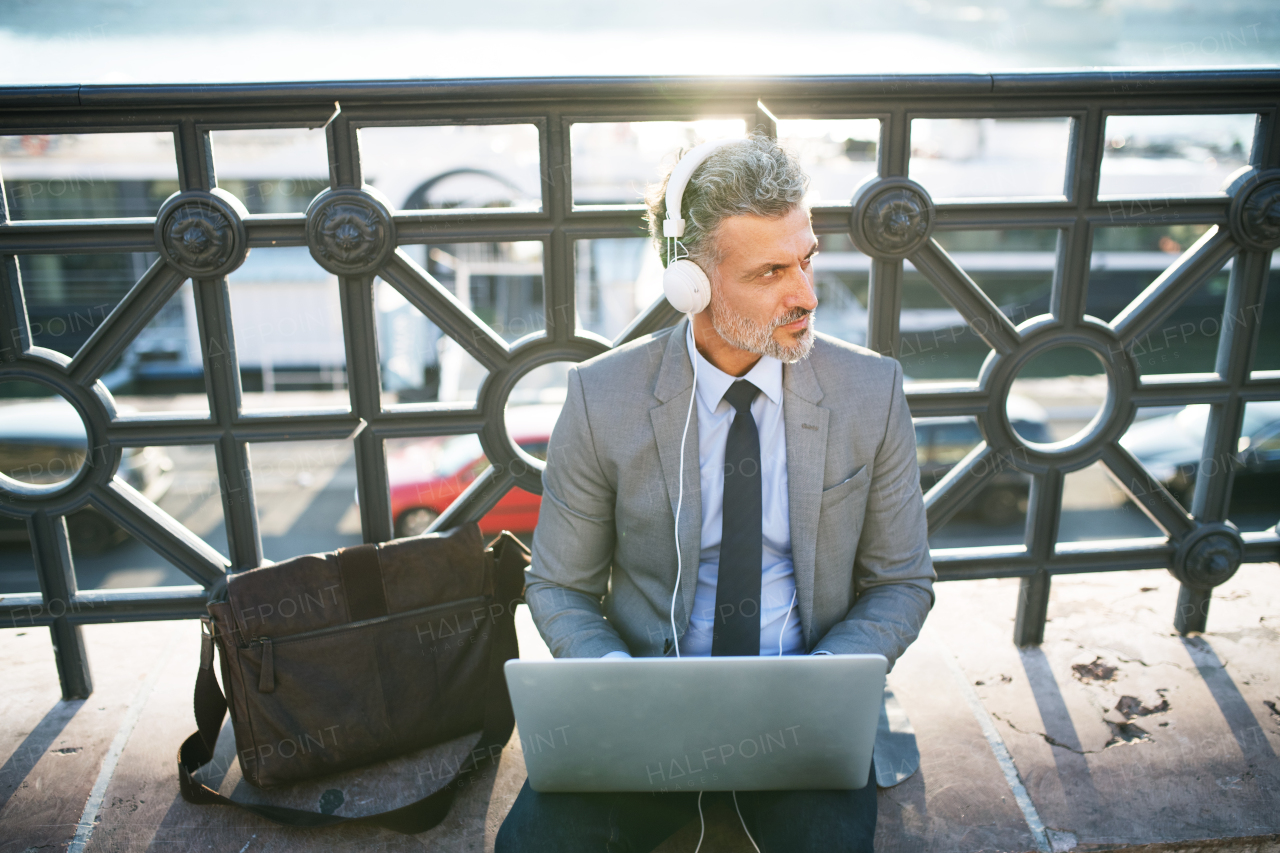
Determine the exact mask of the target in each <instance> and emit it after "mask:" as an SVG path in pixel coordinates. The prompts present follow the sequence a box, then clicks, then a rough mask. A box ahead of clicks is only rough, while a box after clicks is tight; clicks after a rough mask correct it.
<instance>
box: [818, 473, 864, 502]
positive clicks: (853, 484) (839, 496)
mask: <svg viewBox="0 0 1280 853" xmlns="http://www.w3.org/2000/svg"><path fill="white" fill-rule="evenodd" d="M870 483H871V468H870V467H868V466H866V465H863V466H862V467H861V468H859V469H858V470H857V471H856V472H855V473H854V475H853V476H852V477H849V478H847V479H845V480H842V481H840V482H839V483H836V484H835V485H834V486H832V487H831V488H829V489H823V490H822V508H823V509H826V508H827V507H829V506H833V505H834V504H836V503H839V502H840V501H842V500H844V499H845V498H847V497H848V496H849V495H851V494H853V493H854V492H856V491H859V490H865V489H866V488H867V486H868V485H869V484H870Z"/></svg>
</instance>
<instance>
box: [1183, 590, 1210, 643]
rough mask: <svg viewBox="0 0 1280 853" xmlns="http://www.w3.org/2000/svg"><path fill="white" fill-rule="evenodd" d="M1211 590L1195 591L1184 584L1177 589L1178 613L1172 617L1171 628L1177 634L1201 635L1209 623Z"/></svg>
mask: <svg viewBox="0 0 1280 853" xmlns="http://www.w3.org/2000/svg"><path fill="white" fill-rule="evenodd" d="M1212 598H1213V590H1211V589H1197V588H1196V587H1193V586H1187V585H1186V584H1185V583H1184V584H1182V585H1181V586H1180V587H1179V588H1178V612H1177V613H1175V614H1174V616H1173V628H1174V630H1175V631H1177V632H1178V633H1179V634H1194V633H1202V632H1203V631H1204V629H1205V626H1206V625H1208V623H1209V602H1210V600H1212Z"/></svg>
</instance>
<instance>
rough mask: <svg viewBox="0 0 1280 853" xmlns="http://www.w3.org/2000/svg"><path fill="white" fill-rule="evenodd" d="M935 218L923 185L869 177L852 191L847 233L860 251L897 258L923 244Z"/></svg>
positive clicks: (933, 209) (885, 258)
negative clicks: (851, 210)
mask: <svg viewBox="0 0 1280 853" xmlns="http://www.w3.org/2000/svg"><path fill="white" fill-rule="evenodd" d="M936 218H937V210H936V208H935V207H934V205H933V199H932V198H930V197H929V193H927V192H926V191H925V189H924V187H922V186H920V185H919V184H917V183H916V182H915V181H913V180H911V179H909V178H878V177H875V176H873V177H871V178H869V179H867V180H866V181H864V182H863V183H862V184H861V185H860V186H859V187H858V189H857V190H856V191H855V192H854V194H853V212H852V213H851V214H850V216H849V236H850V237H852V238H853V243H854V245H855V246H857V247H858V249H859V250H860V251H861V252H862V253H863V254H866V255H870V256H871V257H873V258H879V259H880V260H886V261H888V260H898V259H900V258H905V257H908V256H910V255H912V254H913V253H915V252H916V250H918V249H919V248H920V247H921V246H923V245H924V244H925V242H926V241H927V240H928V239H929V235H930V234H932V233H933V226H934V220H935V219H936Z"/></svg>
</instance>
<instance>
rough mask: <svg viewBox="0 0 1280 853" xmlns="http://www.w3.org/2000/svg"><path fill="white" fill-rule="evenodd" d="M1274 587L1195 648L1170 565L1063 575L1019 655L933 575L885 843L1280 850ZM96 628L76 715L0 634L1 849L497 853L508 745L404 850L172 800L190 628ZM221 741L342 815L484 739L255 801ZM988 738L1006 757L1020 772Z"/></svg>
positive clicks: (728, 817) (730, 816) (1245, 589)
mask: <svg viewBox="0 0 1280 853" xmlns="http://www.w3.org/2000/svg"><path fill="white" fill-rule="evenodd" d="M1276 580H1277V567H1276V566H1274V565H1266V566H1246V567H1245V568H1243V569H1241V571H1240V572H1239V573H1238V575H1237V576H1236V577H1235V578H1234V579H1233V580H1232V581H1231V582H1230V583H1229V584H1227V585H1226V586H1224V587H1222V588H1220V589H1219V590H1218V591H1217V593H1216V594H1215V597H1214V602H1213V605H1212V610H1211V613H1210V617H1209V624H1210V626H1211V627H1212V628H1213V630H1212V631H1211V632H1209V633H1207V634H1205V635H1203V636H1200V637H1192V638H1183V637H1179V636H1177V635H1176V634H1175V633H1174V632H1173V629H1172V626H1171V618H1172V614H1173V611H1174V606H1175V602H1176V596H1177V584H1176V582H1175V581H1174V580H1173V579H1172V578H1171V577H1170V576H1169V575H1168V574H1167V573H1165V572H1162V571H1146V572H1124V573H1115V574H1110V575H1079V576H1072V577H1060V578H1056V579H1055V581H1054V589H1053V594H1052V599H1051V604H1050V609H1049V617H1050V621H1049V623H1048V626H1047V630H1046V640H1045V643H1044V645H1043V646H1041V647H1039V648H1036V649H1024V650H1019V649H1017V648H1015V647H1014V646H1013V645H1012V643H1011V639H1010V638H1011V636H1012V630H1013V616H1014V608H1015V605H1016V601H1017V595H1018V583H1017V581H1016V580H1008V581H1002V580H995V581H972V582H965V583H950V584H942V585H940V586H939V589H938V605H937V607H936V608H935V609H934V612H933V613H932V614H931V615H930V618H929V624H928V626H927V628H926V632H925V634H924V635H923V636H922V637H921V639H920V640H919V641H918V642H917V643H916V644H915V645H914V646H913V647H912V648H911V649H910V650H909V651H908V652H907V654H906V655H904V656H903V658H902V660H901V661H899V663H898V666H897V667H896V668H895V670H894V672H893V673H892V674H891V675H890V682H891V684H892V686H893V689H894V691H895V693H896V694H897V696H898V698H899V700H900V702H901V703H902V706H903V708H904V709H905V710H906V712H907V714H908V715H909V716H910V718H911V721H912V723H913V725H914V727H915V729H916V732H917V735H918V738H919V741H920V751H921V769H920V772H918V773H917V774H916V775H915V776H913V777H912V778H910V779H908V780H907V781H906V782H904V783H903V784H901V785H899V786H897V787H895V788H892V789H887V790H882V791H881V792H880V817H879V826H878V830H877V839H876V841H877V845H876V846H877V850H879V851H883V853H897V851H903V853H906V851H911V853H919V851H925V853H961V851H1039V850H1052V851H1064V853H1065V851H1094V850H1125V851H1135V853H1136V852H1137V851H1142V853H1200V851H1205V853H1208V851H1250V853H1254V851H1256V853H1263V852H1264V851H1265V853H1280V835H1277V833H1280V760H1278V759H1277V751H1280V592H1278V591H1277V584H1276ZM520 628H521V643H522V650H523V654H524V655H525V656H528V657H537V656H545V655H546V654H547V652H546V648H545V646H542V644H541V642H540V641H539V640H538V637H537V634H536V632H534V631H533V630H532V625H531V623H529V621H528V617H527V613H522V614H521V616H520ZM85 634H86V642H87V644H88V648H89V654H90V656H91V658H92V662H93V666H94V673H95V681H96V684H97V690H96V692H95V693H94V694H93V696H92V697H91V698H90V699H89V700H87V701H85V702H70V703H68V702H62V701H61V700H60V699H59V693H58V680H57V675H56V672H55V670H54V664H53V654H52V650H51V648H50V644H49V638H48V633H47V631H46V630H45V629H43V628H23V627H16V628H12V629H9V630H5V631H0V667H2V668H3V669H2V671H3V673H4V684H5V689H4V691H3V694H2V695H0V719H3V720H4V724H3V727H2V728H0V853H20V852H21V851H30V850H33V849H61V848H70V849H72V850H74V851H75V853H80V851H82V850H83V851H90V853H92V852H93V851H141V850H166V851H168V850H173V849H181V850H197V849H212V850H230V851H241V853H253V851H257V850H260V849H268V848H270V849H278V850H290V851H295V850H308V849H323V850H326V851H328V850H339V851H340V850H352V851H355V850H360V851H366V850H369V849H376V850H387V851H409V850H439V851H450V853H452V851H476V853H481V852H482V851H489V850H492V849H493V838H494V835H495V834H496V832H497V829H498V827H499V826H500V825H501V822H502V819H503V818H504V817H505V815H506V813H507V810H508V809H509V808H510V805H511V802H512V801H513V799H514V798H515V795H516V793H517V792H518V790H519V788H520V785H521V784H522V783H523V781H524V764H523V758H522V756H521V753H520V742H519V739H518V737H513V738H512V740H511V742H510V743H509V744H508V746H507V748H506V749H505V751H504V752H503V754H502V756H501V758H500V759H499V761H498V762H497V764H496V766H492V767H490V768H488V769H487V770H486V772H485V773H484V774H482V775H481V776H480V778H479V779H478V780H477V782H476V784H475V785H473V786H472V787H471V788H470V789H468V790H466V791H464V792H463V793H462V794H461V796H460V797H459V799H458V801H457V803H456V804H455V806H454V809H453V812H452V813H451V814H450V815H449V817H448V819H447V820H446V821H445V822H444V823H443V824H442V825H441V826H439V827H437V828H436V829H434V830H432V831H431V832H427V833H423V834H421V835H419V836H412V837H409V836H401V835H397V834H395V833H390V832H386V831H382V830H376V829H368V828H361V827H340V828H337V829H332V830H318V831H313V830H288V829H282V828H280V827H277V826H275V825H273V824H270V823H267V822H266V821H262V820H260V819H258V818H256V817H254V816H252V815H249V814H246V813H242V812H237V811H236V810H232V809H228V808H223V807H218V806H201V807H197V806H191V805H189V804H187V803H185V802H184V801H183V800H182V799H181V798H180V797H179V795H178V790H177V781H176V774H175V755H176V751H177V747H178V744H179V743H181V741H182V740H183V738H185V737H186V736H187V735H188V734H189V733H190V732H191V731H192V730H193V729H194V722H193V720H192V718H191V686H192V683H193V681H194V677H195V667H196V662H197V658H198V649H199V630H198V627H197V626H196V625H195V624H194V623H191V622H179V623H136V624H124V625H100V626H89V627H87V628H86V629H85ZM984 716H985V718H986V720H987V725H986V728H985V729H984V724H983V722H982V717H984ZM229 735H230V729H229V727H228V728H227V729H225V730H224V732H223V738H222V739H221V740H220V741H219V748H218V758H217V760H216V761H215V763H214V765H211V767H210V768H207V769H206V771H205V773H206V779H207V781H208V782H209V783H210V784H215V785H217V786H218V787H219V789H220V790H221V791H222V792H223V793H224V794H231V795H233V796H235V797H237V798H240V799H244V800H255V801H260V802H273V803H279V804H282V805H292V806H295V807H300V808H317V807H319V805H320V804H321V803H325V804H327V805H328V806H330V807H336V813H339V814H361V813H367V812H369V811H375V810H380V809H383V808H388V807H391V806H394V805H396V804H399V803H404V802H408V801H410V800H412V799H416V798H417V797H420V796H422V795H423V794H425V793H427V792H429V791H430V790H432V788H433V787H434V786H435V785H436V784H437V782H436V781H435V780H436V779H437V778H438V775H440V774H442V772H443V771H444V770H446V769H447V768H448V767H449V766H452V765H453V764H454V763H455V762H456V760H457V758H458V757H459V756H460V755H462V754H463V753H465V751H466V750H467V749H468V748H469V747H470V746H471V742H472V741H473V740H474V736H468V737H465V738H460V739H458V740H456V741H453V742H451V743H449V744H442V745H439V746H437V747H433V748H431V749H428V750H422V751H421V752H419V753H416V754H413V755H408V756H404V757H401V758H399V759H397V760H395V761H393V762H388V763H386V764H384V765H379V766H377V767H373V768H366V769H364V770H361V771H355V772H351V773H346V774H339V775H336V776H332V777H329V778H326V779H322V780H317V781H315V782H312V783H308V784H304V785H298V786H293V787H290V788H288V789H282V790H278V791H276V790H272V791H261V790H258V789H255V788H253V787H252V786H250V785H248V784H247V783H245V782H244V781H243V779H242V778H241V776H240V770H239V767H238V765H236V763H235V761H234V745H233V744H232V742H231V738H230V736H229ZM993 739H994V743H995V744H997V745H999V744H1002V745H1003V749H1004V750H1006V751H1007V753H1008V755H1009V756H1010V757H1011V761H1010V762H1007V765H1006V766H1002V765H1001V763H1000V761H999V760H998V759H997V753H998V752H999V748H998V746H997V748H996V749H994V750H993ZM1011 782H1012V786H1011ZM1017 788H1021V790H1023V791H1025V801H1024V802H1022V803H1020V802H1019V799H1018V794H1017V790H1015V789H1017ZM706 804H707V837H706V839H705V840H704V842H703V846H702V850H703V851H707V852H708V853H720V851H731V850H732V851H738V850H742V849H749V845H748V843H747V841H746V838H745V836H744V835H743V832H742V829H741V827H740V826H739V824H738V821H737V816H736V814H735V813H734V812H733V808H732V805H731V803H729V801H728V799H727V798H715V797H708V798H707V800H706ZM82 821H83V823H82ZM1037 822H1038V823H1037ZM1037 825H1042V826H1043V827H1044V828H1045V834H1044V835H1041V836H1039V837H1037V835H1036V833H1035V832H1034V831H1033V826H1037ZM697 838H698V825H697V821H694V822H693V823H691V824H690V825H688V826H685V827H684V828H683V829H681V830H680V831H679V832H677V833H676V834H675V835H674V836H672V837H671V838H670V839H668V840H667V841H666V842H664V843H663V844H662V845H661V846H660V847H659V848H658V849H659V851H661V853H688V851H692V850H693V848H694V846H695V844H696V842H697Z"/></svg>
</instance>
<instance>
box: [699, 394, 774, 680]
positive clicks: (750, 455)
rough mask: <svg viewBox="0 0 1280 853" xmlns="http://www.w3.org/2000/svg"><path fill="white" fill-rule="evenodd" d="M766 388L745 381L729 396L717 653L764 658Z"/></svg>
mask: <svg viewBox="0 0 1280 853" xmlns="http://www.w3.org/2000/svg"><path fill="white" fill-rule="evenodd" d="M759 393H760V389H759V388H757V387H756V386H754V385H752V384H751V383H750V382H747V381H746V380H745V379H739V380H738V381H736V382H734V383H733V384H732V385H730V386H729V390H728V391H727V392H725V395H724V398H725V399H726V400H728V401H729V404H730V405H731V406H733V408H734V409H736V410H737V414H735V415H734V417H733V423H732V424H731V425H730V426H729V438H728V440H727V441H726V442H725V445H724V514H723V516H724V517H723V527H722V528H721V533H720V570H719V576H718V578H717V580H716V613H715V619H714V620H713V622H712V634H711V654H713V655H758V654H760V575H761V572H762V567H761V557H762V556H763V555H762V548H763V546H762V544H761V539H762V535H761V531H760V527H761V520H760V518H761V506H762V504H761V496H760V491H761V488H760V433H759V432H758V431H757V430H756V421H755V418H753V417H751V401H752V400H754V399H755V398H756V394H759Z"/></svg>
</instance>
